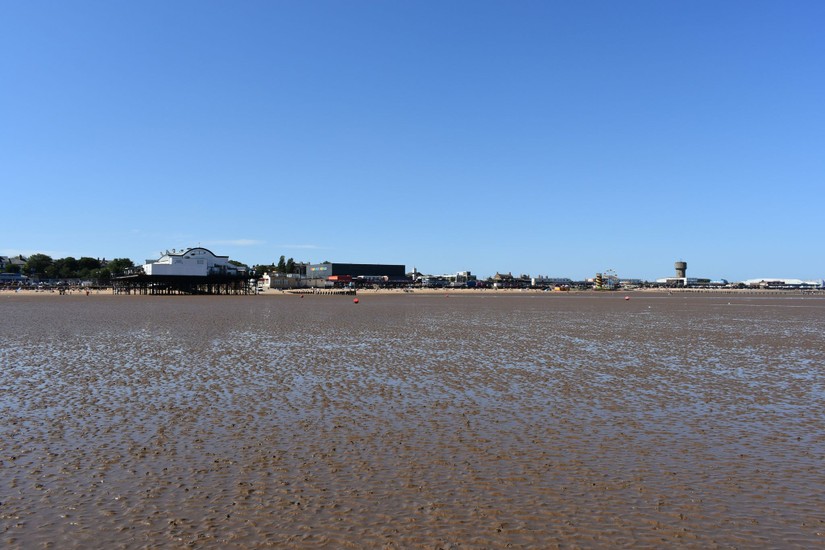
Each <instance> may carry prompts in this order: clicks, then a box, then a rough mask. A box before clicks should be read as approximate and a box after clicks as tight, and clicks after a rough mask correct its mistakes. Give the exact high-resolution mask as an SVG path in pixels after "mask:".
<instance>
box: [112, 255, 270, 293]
mask: <svg viewBox="0 0 825 550" xmlns="http://www.w3.org/2000/svg"><path fill="white" fill-rule="evenodd" d="M112 286H113V291H114V292H115V294H131V293H135V294H250V293H253V292H255V287H254V285H253V281H250V279H249V275H248V274H247V269H246V267H245V266H243V265H237V264H235V263H233V262H231V261H230V260H229V256H218V255H217V254H215V253H214V252H212V251H211V250H208V249H206V248H202V247H194V248H187V249H185V250H180V251H176V250H175V249H172V250H171V251H169V250H167V251H166V252H165V253H164V254H162V255H161V257H160V258H159V259H157V260H146V263H144V264H143V265H141V266H139V267H136V268H134V269H132V270H130V271H128V272H127V273H126V274H125V275H124V276H122V277H116V278H114V279H113V280H112Z"/></svg>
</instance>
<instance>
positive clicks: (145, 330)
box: [0, 292, 825, 548]
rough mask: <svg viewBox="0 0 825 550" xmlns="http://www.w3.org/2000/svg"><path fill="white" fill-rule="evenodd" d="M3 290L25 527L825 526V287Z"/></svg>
mask: <svg viewBox="0 0 825 550" xmlns="http://www.w3.org/2000/svg"><path fill="white" fill-rule="evenodd" d="M360 302H361V303H360V304H358V305H355V304H353V303H352V301H351V299H350V298H346V297H333V296H315V297H312V296H307V297H306V298H298V297H297V296H292V297H291V296H277V297H272V296H226V297H184V296H180V297H178V296H169V297H150V296H109V295H92V296H88V297H87V296H54V297H52V296H48V297H43V296H34V297H26V296H8V295H6V296H0V312H2V318H3V322H2V325H1V326H0V365H2V370H0V415H2V418H3V419H4V422H3V424H2V426H0V443H1V444H2V446H0V501H1V502H2V504H0V541H1V542H2V543H3V544H4V545H5V546H9V547H20V548H24V547H25V548H31V547H38V546H49V545H53V546H54V547H57V548H63V547H88V546H95V547H112V548H118V547H124V548H134V547H157V546H164V547H184V546H190V545H198V546H212V547H233V546H234V547H255V546H266V545H283V546H301V547H316V546H317V547H328V548H342V547H343V548H346V547H352V548H363V547H448V548H449V547H470V548H472V547H503V546H506V545H508V544H510V545H513V546H515V547H554V546H562V547H571V546H572V547H578V546H585V547H593V546H632V547H637V546H658V547H661V546H673V545H680V546H690V547H757V546H760V547H761V546H782V547H800V548H803V547H812V546H822V545H823V544H825V512H824V511H825V476H823V475H822V472H823V471H825V468H824V466H825V464H824V462H825V412H823V411H825V299H817V298H807V297H806V298H804V299H800V298H799V297H770V298H761V297H738V296H733V297H731V296H707V295H698V296H697V295H692V296H684V295H681V296H666V295H633V298H632V299H631V300H630V301H625V300H623V299H622V296H619V295H569V296H565V295H557V294H554V295H512V294H510V295H497V294H495V293H494V292H490V293H489V294H485V295H472V296H470V295H465V296H450V297H446V296H444V295H440V296H433V295H429V296H421V295H397V296H371V295H369V294H365V295H363V296H361V297H360Z"/></svg>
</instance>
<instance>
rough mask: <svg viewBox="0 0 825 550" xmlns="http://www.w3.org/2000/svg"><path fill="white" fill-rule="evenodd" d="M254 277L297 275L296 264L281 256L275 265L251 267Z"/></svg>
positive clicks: (290, 259) (292, 260)
mask: <svg viewBox="0 0 825 550" xmlns="http://www.w3.org/2000/svg"><path fill="white" fill-rule="evenodd" d="M253 271H254V272H255V276H256V277H262V276H263V274H264V273H283V274H290V273H299V272H300V270H299V268H298V264H297V263H295V260H294V259H292V258H289V259H286V256H281V258H280V259H279V260H278V263H277V264H269V265H256V266H254V267H253Z"/></svg>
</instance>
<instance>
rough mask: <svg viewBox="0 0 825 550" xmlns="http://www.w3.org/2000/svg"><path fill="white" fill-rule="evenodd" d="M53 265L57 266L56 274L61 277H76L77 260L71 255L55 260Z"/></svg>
mask: <svg viewBox="0 0 825 550" xmlns="http://www.w3.org/2000/svg"><path fill="white" fill-rule="evenodd" d="M54 265H55V267H56V268H57V276H58V277H60V278H61V279H73V278H75V277H77V268H78V265H77V260H75V259H74V258H73V257H71V256H67V257H65V258H62V259H59V260H55V262H54Z"/></svg>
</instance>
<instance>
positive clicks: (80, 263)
mask: <svg viewBox="0 0 825 550" xmlns="http://www.w3.org/2000/svg"><path fill="white" fill-rule="evenodd" d="M100 267H101V266H100V260H98V259H97V258H89V257H88V256H83V257H82V258H80V259H79V260H77V274H78V276H80V277H90V276H91V275H92V273H93V272H94V271H95V270H97V269H100Z"/></svg>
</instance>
